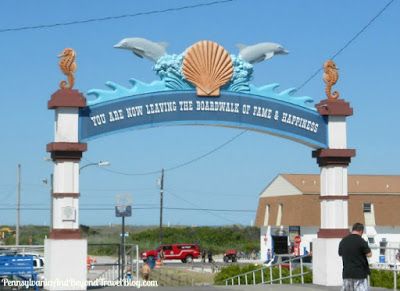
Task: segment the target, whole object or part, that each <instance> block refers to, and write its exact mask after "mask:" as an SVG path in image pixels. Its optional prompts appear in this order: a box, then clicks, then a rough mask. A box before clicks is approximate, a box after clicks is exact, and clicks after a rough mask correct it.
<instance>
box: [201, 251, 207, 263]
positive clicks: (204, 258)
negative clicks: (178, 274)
mask: <svg viewBox="0 0 400 291" xmlns="http://www.w3.org/2000/svg"><path fill="white" fill-rule="evenodd" d="M201 262H202V263H205V262H206V250H202V251H201Z"/></svg>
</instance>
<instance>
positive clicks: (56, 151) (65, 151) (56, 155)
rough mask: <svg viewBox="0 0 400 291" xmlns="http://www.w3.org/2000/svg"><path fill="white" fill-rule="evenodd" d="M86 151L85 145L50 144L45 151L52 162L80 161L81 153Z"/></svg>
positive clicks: (74, 143) (70, 143) (73, 143)
mask: <svg viewBox="0 0 400 291" xmlns="http://www.w3.org/2000/svg"><path fill="white" fill-rule="evenodd" d="M86 150H87V144H86V143H79V142H52V143H49V144H47V151H48V152H50V153H51V158H52V159H53V160H80V159H81V158H82V153H83V152H85V151H86Z"/></svg>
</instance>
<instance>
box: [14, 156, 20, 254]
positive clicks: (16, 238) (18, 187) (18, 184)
mask: <svg viewBox="0 0 400 291" xmlns="http://www.w3.org/2000/svg"><path fill="white" fill-rule="evenodd" d="M20 206H21V165H20V164H18V167H17V221H16V226H15V244H16V245H17V246H18V245H19V217H20V216H19V214H20V210H21V207H20Z"/></svg>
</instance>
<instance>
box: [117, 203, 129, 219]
mask: <svg viewBox="0 0 400 291" xmlns="http://www.w3.org/2000/svg"><path fill="white" fill-rule="evenodd" d="M115 216H116V217H130V216H132V206H130V205H124V206H115Z"/></svg>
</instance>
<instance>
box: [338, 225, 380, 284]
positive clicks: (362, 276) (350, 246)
mask: <svg viewBox="0 0 400 291" xmlns="http://www.w3.org/2000/svg"><path fill="white" fill-rule="evenodd" d="M363 232H364V225H363V224H361V223H355V224H354V225H353V228H352V231H351V234H349V235H348V236H346V237H344V238H343V239H342V240H341V242H340V244H339V256H341V257H342V260H343V274H342V277H343V286H342V291H350V290H351V291H367V290H368V282H367V277H368V275H369V274H370V270H369V265H368V260H367V257H370V256H371V255H372V253H371V249H370V248H369V246H368V243H367V242H366V241H365V240H364V239H362V237H361V236H362V234H363Z"/></svg>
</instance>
